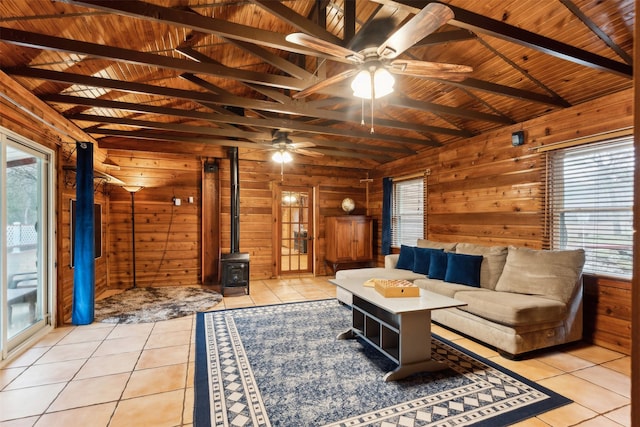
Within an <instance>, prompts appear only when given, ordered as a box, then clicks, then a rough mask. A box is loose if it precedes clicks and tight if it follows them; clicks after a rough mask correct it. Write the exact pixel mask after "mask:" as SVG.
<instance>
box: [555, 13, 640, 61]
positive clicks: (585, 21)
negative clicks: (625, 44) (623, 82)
mask: <svg viewBox="0 0 640 427" xmlns="http://www.w3.org/2000/svg"><path fill="white" fill-rule="evenodd" d="M560 3H562V4H563V5H565V7H566V8H567V9H569V10H570V11H571V13H573V14H574V15H575V16H577V17H578V19H580V21H582V23H583V24H584V25H586V26H587V27H588V28H589V29H590V30H591V31H593V33H594V34H595V35H597V36H598V37H599V38H600V40H602V41H603V42H605V43H606V45H607V46H609V48H610V49H611V50H613V51H614V52H615V53H617V54H618V56H619V57H620V58H622V60H623V61H624V62H626V63H627V64H630V65H631V64H633V57H632V56H631V55H629V54H628V53H627V52H625V51H624V50H622V48H620V46H618V45H617V44H616V43H615V42H614V41H613V40H611V37H609V35H608V34H607V33H605V32H604V31H602V29H601V28H600V27H598V26H597V25H596V23H595V22H593V21H592V20H591V19H589V17H587V15H585V14H584V13H583V12H582V10H580V8H579V7H578V6H577V5H576V4H575V3H574V2H573V1H571V0H560Z"/></svg>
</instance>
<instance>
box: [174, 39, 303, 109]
mask: <svg viewBox="0 0 640 427" xmlns="http://www.w3.org/2000/svg"><path fill="white" fill-rule="evenodd" d="M176 51H178V52H180V53H181V54H183V55H185V56H188V57H189V58H191V59H193V60H195V61H198V62H203V63H211V64H218V62H217V61H214V60H213V59H212V58H209V57H208V56H206V55H204V54H202V53H200V52H198V51H196V50H194V49H192V48H190V47H179V48H177V49H176ZM289 64H291V63H289ZM291 65H293V64H291ZM296 68H297V67H296ZM305 73H306V71H305ZM307 75H308V76H307V77H308V78H309V80H307V81H310V82H313V81H315V77H313V76H312V75H311V74H310V73H307ZM180 77H182V78H185V79H187V80H190V81H191V82H192V83H196V84H198V85H200V86H202V87H205V86H204V85H203V84H201V83H208V82H206V81H205V80H203V79H201V78H199V77H196V76H194V75H193V74H188V73H185V74H183V75H181V76H180ZM196 79H197V81H198V82H199V83H197V82H196ZM243 84H244V85H245V86H247V87H249V88H251V89H253V90H255V91H256V92H258V93H262V94H263V95H266V96H268V97H269V98H271V99H273V100H274V101H276V102H279V103H281V104H284V103H286V102H288V101H291V98H289V97H288V96H286V95H284V94H283V93H281V92H278V91H276V90H273V89H267V88H266V87H263V86H261V85H254V84H250V83H244V82H243ZM209 86H212V85H209ZM207 89H208V90H211V89H209V88H207ZM211 92H213V93H222V92H221V89H219V88H218V89H216V90H211ZM225 92H226V94H229V95H231V92H228V91H225Z"/></svg>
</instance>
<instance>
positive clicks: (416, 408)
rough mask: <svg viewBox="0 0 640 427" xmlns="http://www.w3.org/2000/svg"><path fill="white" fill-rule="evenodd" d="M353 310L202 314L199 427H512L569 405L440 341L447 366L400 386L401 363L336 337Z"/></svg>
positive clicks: (328, 307)
mask: <svg viewBox="0 0 640 427" xmlns="http://www.w3.org/2000/svg"><path fill="white" fill-rule="evenodd" d="M350 323H351V312H350V310H349V309H348V308H347V307H344V306H342V305H340V304H339V303H338V302H337V301H336V300H324V301H314V302H304V303H293V304H282V305H272V306H265V307H252V308H244V309H235V310H221V311H213V312H207V313H198V315H197V326H196V367H195V408H194V425H195V426H196V427H209V426H287V427H289V426H291V427H300V426H304V427H308V426H344V427H346V426H382V427H395V426H397V427H411V426H438V427H444V426H447V427H448V426H469V425H474V426H491V427H496V426H506V425H509V424H512V423H514V422H517V421H521V420H523V419H526V418H530V417H533V416H535V415H537V414H540V413H542V412H545V411H548V410H550V409H553V408H557V407H559V406H562V405H565V404H567V403H570V400H568V399H566V398H564V397H563V396H560V395H558V394H557V393H554V392H552V391H550V390H548V389H545V388H543V387H541V386H538V385H536V384H535V383H534V382H532V381H529V380H527V379H525V378H523V377H521V376H519V375H517V374H515V373H513V372H510V371H508V370H506V369H504V368H502V367H500V366H498V365H496V364H494V363H492V362H491V361H489V360H486V359H484V358H482V357H479V356H478V355H475V354H473V353H471V352H469V351H467V350H464V349H462V348H461V347H459V346H457V345H456V344H453V343H451V342H448V341H447V340H444V339H442V338H440V337H437V336H435V335H434V338H435V339H434V340H432V343H433V344H432V345H433V358H434V359H436V360H439V361H442V362H444V363H446V364H448V365H449V368H448V369H445V370H443V371H439V372H435V373H434V372H432V373H421V374H415V375H413V376H410V377H408V378H406V379H403V380H400V381H396V382H384V381H383V379H382V377H383V375H384V374H385V373H386V372H388V371H390V370H393V369H395V367H396V365H395V364H394V363H393V362H391V361H390V360H388V359H387V358H386V357H384V356H382V355H381V354H380V353H379V352H378V351H377V350H375V349H373V348H372V347H371V346H369V345H367V344H365V343H363V342H360V341H358V340H337V339H336V336H337V335H338V334H339V333H340V332H343V331H345V330H346V329H348V327H349V326H350Z"/></svg>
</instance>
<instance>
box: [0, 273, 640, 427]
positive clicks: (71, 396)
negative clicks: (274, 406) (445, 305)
mask: <svg viewBox="0 0 640 427" xmlns="http://www.w3.org/2000/svg"><path fill="white" fill-rule="evenodd" d="M232 291H233V292H234V293H233V294H231V292H229V294H228V295H227V296H226V297H225V298H224V300H223V301H222V302H221V303H220V304H218V306H217V307H216V308H218V309H224V308H237V307H247V306H255V305H267V304H277V303H281V302H295V301H308V300H316V299H325V298H332V297H335V287H334V286H333V285H331V284H329V283H328V282H327V278H326V277H318V278H291V279H280V280H275V279H274V280H254V281H252V283H251V295H249V296H247V295H244V294H241V293H239V292H238V291H239V289H236V290H232ZM194 330H195V316H190V317H186V318H181V319H174V320H169V321H164V322H158V323H152V324H138V325H117V326H115V325H109V324H102V323H94V324H91V325H87V326H80V327H74V326H66V327H62V328H58V329H55V330H54V331H52V332H50V333H49V334H48V335H46V336H45V337H44V338H42V339H41V340H40V341H39V342H38V343H36V344H35V345H33V346H32V347H31V348H29V349H28V350H27V351H26V352H24V353H23V354H22V355H21V356H19V357H18V358H16V359H14V360H12V361H10V363H8V364H6V365H5V366H3V367H2V369H0V390H1V391H0V427H9V426H10V427H23V426H46V427H55V426H65V427H75V426H91V427H100V426H111V427H116V426H118V427H119V426H126V427H130V426H151V427H162V426H191V425H192V420H193V415H192V413H193V369H194ZM434 332H436V333H438V334H440V335H441V336H443V337H444V338H447V339H449V340H453V341H455V342H456V343H458V344H461V345H462V346H464V347H466V348H468V349H470V350H471V351H474V352H476V353H477V354H479V355H481V356H484V357H487V358H489V359H491V360H493V361H495V362H497V363H499V364H501V365H503V366H505V367H507V368H509V369H511V370H513V371H515V372H517V373H519V374H521V375H523V376H525V377H527V378H529V379H532V380H534V381H537V382H538V383H540V384H542V385H544V386H546V387H548V388H550V389H552V390H554V391H556V392H558V393H561V394H563V395H565V396H567V397H569V398H571V399H572V400H573V401H574V403H572V404H570V405H567V406H564V407H562V408H559V409H556V410H553V411H549V412H546V413H544V414H541V415H540V416H538V417H536V418H532V419H529V420H527V421H524V422H521V423H519V424H517V425H518V426H519V427H525V426H526V427H539V426H558V427H559V426H575V425H579V426H583V427H588V426H589V427H590V426H594V427H595V426H597V427H608V426H630V425H631V420H630V412H631V409H630V378H629V377H630V371H631V366H630V365H631V358H630V357H628V356H625V355H623V354H620V353H617V352H614V351H610V350H607V349H604V348H601V347H597V346H592V345H584V344H582V345H574V346H571V347H569V348H565V349H563V351H550V352H547V353H544V354H541V355H539V356H538V357H535V358H530V359H526V360H522V361H510V360H506V359H504V358H502V357H500V356H499V355H498V354H497V353H496V352H495V351H494V350H492V349H490V348H487V347H485V346H483V345H481V344H478V343H476V342H474V341H471V340H469V339H466V338H463V337H461V336H459V335H457V334H455V333H453V332H451V331H449V330H446V329H443V328H440V327H438V326H434Z"/></svg>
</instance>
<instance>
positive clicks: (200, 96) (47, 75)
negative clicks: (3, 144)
mask: <svg viewBox="0 0 640 427" xmlns="http://www.w3.org/2000/svg"><path fill="white" fill-rule="evenodd" d="M7 73H8V74H11V75H19V76H22V77H31V78H39V79H45V80H50V81H57V82H62V83H72V84H81V85H86V86H95V87H103V88H110V89H115V90H121V91H125V92H132V93H143V94H147V95H157V96H165V97H171V98H179V99H187V100H190V101H195V102H200V103H212V104H218V105H225V106H234V107H240V108H246V109H250V110H263V111H270V112H274V113H281V114H288V115H296V116H307V117H315V118H320V119H326V120H337V121H349V117H348V116H346V115H345V114H344V113H342V112H336V111H330V110H322V109H316V108H312V107H310V106H309V105H307V104H305V103H301V102H295V101H290V102H288V103H286V104H282V103H280V102H270V101H261V100H257V99H250V98H243V97H239V96H234V95H229V94H216V93H205V92H197V91H190V90H184V89H174V88H168V87H161V86H154V85H147V84H144V83H135V82H123V81H120V80H113V79H103V78H100V77H92V76H83V75H79V74H72V73H63V72H59V71H51V70H43V69H38V68H19V69H8V70H7ZM193 79H198V78H197V77H193ZM351 122H354V123H359V122H358V121H357V120H355V119H353V120H351ZM376 124H377V125H378V126H383V127H389V128H395V129H403V130H410V131H415V132H427V133H435V132H437V129H438V128H436V127H433V126H425V125H421V124H413V123H404V122H398V121H394V120H383V119H376ZM441 130H442V132H446V133H450V132H454V133H459V134H461V135H463V134H464V132H462V131H459V130H456V129H446V128H442V129H441ZM425 142H426V143H428V144H431V142H429V141H423V143H425Z"/></svg>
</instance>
